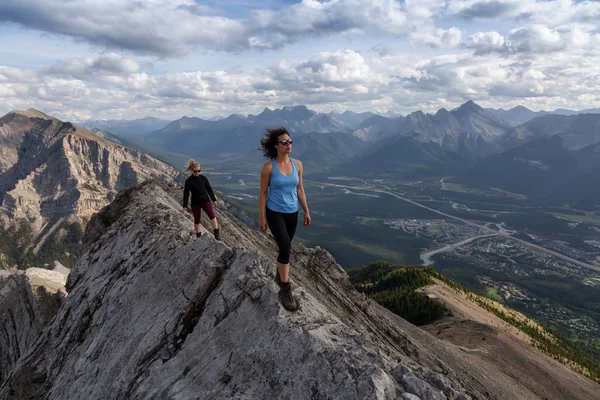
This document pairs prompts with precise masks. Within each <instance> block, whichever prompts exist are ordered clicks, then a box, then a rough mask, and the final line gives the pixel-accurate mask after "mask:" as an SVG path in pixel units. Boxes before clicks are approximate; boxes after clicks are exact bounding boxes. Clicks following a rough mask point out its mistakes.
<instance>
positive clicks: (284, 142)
mask: <svg viewBox="0 0 600 400" xmlns="http://www.w3.org/2000/svg"><path fill="white" fill-rule="evenodd" d="M293 142H294V139H284V140H281V141H279V143H281V144H282V145H284V146H285V145H288V144H292V143H293Z"/></svg>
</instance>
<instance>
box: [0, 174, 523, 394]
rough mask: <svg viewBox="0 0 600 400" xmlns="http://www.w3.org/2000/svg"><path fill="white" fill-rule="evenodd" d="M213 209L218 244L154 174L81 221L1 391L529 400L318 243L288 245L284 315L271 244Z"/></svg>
mask: <svg viewBox="0 0 600 400" xmlns="http://www.w3.org/2000/svg"><path fill="white" fill-rule="evenodd" d="M167 190H168V189H167ZM218 216H219V218H220V223H221V226H222V235H223V239H224V240H223V242H217V241H215V240H214V238H212V236H211V235H210V233H208V232H209V230H207V229H204V231H203V232H204V233H203V235H202V236H201V237H200V238H199V239H197V240H196V239H195V238H194V235H192V229H191V228H192V222H191V220H190V218H191V217H190V216H189V215H187V216H183V215H181V211H180V206H179V203H178V202H177V201H176V200H175V199H174V198H173V197H172V196H170V195H169V193H168V192H167V191H166V190H165V188H163V187H161V186H160V185H159V184H157V183H156V182H152V181H151V182H146V183H143V184H141V185H139V186H138V187H137V188H133V189H128V190H126V191H124V192H122V193H120V194H119V196H117V198H116V199H115V201H113V203H112V204H111V205H109V206H108V207H105V208H104V209H103V210H102V211H100V212H99V213H98V214H97V215H95V216H94V217H93V218H92V219H91V221H90V223H89V224H88V227H87V229H86V233H85V237H84V246H85V251H84V254H83V255H82V256H81V258H80V260H79V262H78V264H77V266H76V268H75V269H74V270H73V271H72V272H71V274H70V276H69V279H68V282H67V290H68V292H69V295H68V296H67V298H66V300H65V302H64V304H63V306H62V307H61V308H60V310H59V311H58V313H57V315H56V317H55V318H54V319H53V321H52V323H51V324H50V325H48V327H47V330H46V331H45V332H44V334H42V335H41V336H40V338H39V340H38V341H37V342H36V343H35V345H33V346H32V347H31V349H30V351H29V352H28V353H27V354H25V355H24V356H22V357H21V358H20V359H19V361H18V363H17V364H16V366H15V367H14V368H13V370H12V372H11V373H10V375H9V376H8V377H7V378H6V379H4V381H2V382H0V397H2V398H8V399H36V398H45V399H62V398H86V399H100V398H106V393H110V394H111V395H110V397H111V398H114V399H142V398H143V399H150V398H157V399H159V398H160V399H189V398H207V399H208V398H215V399H219V398H237V399H244V398H280V399H313V398H318V399H365V398H369V399H413V400H414V399H469V398H478V399H482V398H491V399H494V398H498V399H505V398H535V397H532V396H531V392H530V391H529V390H528V389H527V388H526V387H525V386H524V385H523V384H522V383H520V382H518V381H516V380H514V379H512V378H510V377H508V376H505V375H501V376H490V375H488V374H486V370H485V369H484V368H481V367H477V366H473V365H471V364H470V362H469V361H468V360H467V359H466V358H465V355H464V352H463V350H461V349H460V348H459V347H456V346H453V345H450V344H448V343H445V342H442V341H440V340H437V339H435V338H434V337H432V336H431V335H430V334H428V333H426V332H424V331H422V330H420V329H419V328H417V327H415V326H413V325H411V324H409V323H408V322H406V321H405V320H403V319H401V318H399V317H398V316H396V315H394V314H392V313H391V312H389V311H387V310H386V309H384V308H382V307H381V306H379V305H378V304H376V303H375V302H373V301H371V300H369V299H367V298H366V297H364V296H363V295H361V294H359V293H358V292H356V291H355V290H354V289H353V288H352V286H351V284H350V282H349V280H348V276H347V275H346V273H345V272H344V271H343V270H342V268H341V267H340V266H339V265H338V264H336V262H335V260H334V259H333V258H332V257H331V255H329V254H328V253H327V252H326V251H324V250H322V249H319V248H316V249H308V248H306V247H304V246H301V245H296V246H294V248H293V252H292V263H293V266H294V268H293V271H292V283H293V284H294V286H295V288H296V289H295V292H294V293H295V296H297V298H298V299H299V300H300V304H301V309H300V311H298V312H297V313H289V312H287V311H285V310H284V309H283V308H282V307H281V306H280V304H279V300H278V296H277V287H276V285H275V283H274V281H273V271H274V270H273V268H274V264H273V261H272V260H273V258H274V257H273V255H274V253H275V248H274V244H273V242H272V239H271V238H270V237H269V236H267V235H263V234H261V233H259V232H257V231H255V230H253V229H251V228H249V227H248V226H246V225H245V224H243V223H241V222H239V221H237V220H236V219H235V218H233V217H231V215H230V214H229V213H227V212H221V211H219V212H218ZM204 222H205V223H206V222H207V221H204Z"/></svg>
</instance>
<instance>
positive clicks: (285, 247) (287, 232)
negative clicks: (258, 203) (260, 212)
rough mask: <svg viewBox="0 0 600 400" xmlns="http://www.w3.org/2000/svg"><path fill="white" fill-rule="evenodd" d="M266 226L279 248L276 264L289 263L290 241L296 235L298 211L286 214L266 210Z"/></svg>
mask: <svg viewBox="0 0 600 400" xmlns="http://www.w3.org/2000/svg"><path fill="white" fill-rule="evenodd" d="M266 217H267V224H268V225H269V229H270V230H271V232H272V233H273V237H274V238H275V242H277V247H279V255H278V256H277V262H278V263H280V264H289V263H290V250H291V249H292V239H293V238H294V234H295V233H296V227H297V226H298V211H296V212H295V213H291V214H287V213H280V212H276V211H273V210H269V209H268V208H267V213H266Z"/></svg>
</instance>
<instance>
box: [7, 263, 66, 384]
mask: <svg viewBox="0 0 600 400" xmlns="http://www.w3.org/2000/svg"><path fill="white" fill-rule="evenodd" d="M42 271H44V270H42ZM45 272H46V273H52V272H53V271H45ZM35 279H36V284H35V285H32V283H31V281H30V279H29V276H28V275H27V272H25V273H23V272H21V271H19V272H17V273H13V274H11V273H9V272H7V271H2V274H0V384H2V382H3V381H4V380H5V379H6V377H7V376H8V374H9V372H10V370H11V369H12V367H13V366H14V365H15V363H16V362H17V360H18V359H19V358H20V357H21V356H23V355H25V354H26V353H27V351H28V350H29V349H30V348H31V346H32V345H33V343H34V342H35V341H36V340H37V339H38V337H39V336H40V334H41V333H42V331H43V330H44V328H45V327H46V326H47V325H48V324H49V323H50V321H52V319H53V318H54V316H55V315H56V312H57V311H58V309H59V307H60V305H61V304H62V302H63V301H64V283H63V287H62V290H61V288H60V287H59V286H58V287H57V291H58V293H56V291H55V293H52V292H51V291H48V290H46V284H47V283H50V284H51V285H52V286H54V285H55V284H56V282H55V281H56V279H57V277H52V279H51V281H50V282H48V281H47V280H46V279H44V272H40V271H37V273H36V277H35ZM64 280H65V278H64V276H63V282H64Z"/></svg>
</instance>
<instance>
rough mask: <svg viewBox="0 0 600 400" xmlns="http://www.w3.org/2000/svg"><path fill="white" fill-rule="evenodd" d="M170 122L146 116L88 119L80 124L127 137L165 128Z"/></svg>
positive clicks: (86, 127)
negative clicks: (139, 117) (127, 118)
mask: <svg viewBox="0 0 600 400" xmlns="http://www.w3.org/2000/svg"><path fill="white" fill-rule="evenodd" d="M168 123H169V121H167V120H163V119H159V118H154V117H146V118H142V119H134V120H115V119H111V120H98V121H93V120H88V121H82V122H80V123H79V125H81V126H82V127H84V128H85V129H88V130H92V129H94V128H96V129H99V130H101V131H104V132H110V133H112V134H113V135H117V136H123V137H127V136H131V135H138V134H142V133H147V132H152V131H156V130H158V129H161V128H164V127H165V126H166V125H167V124H168Z"/></svg>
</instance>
